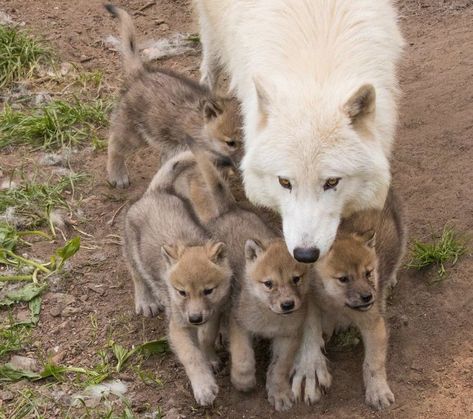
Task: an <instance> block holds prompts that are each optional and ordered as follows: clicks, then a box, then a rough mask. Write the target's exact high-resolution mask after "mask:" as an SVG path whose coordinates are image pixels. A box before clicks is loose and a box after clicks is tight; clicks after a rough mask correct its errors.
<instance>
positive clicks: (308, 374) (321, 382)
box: [292, 355, 332, 405]
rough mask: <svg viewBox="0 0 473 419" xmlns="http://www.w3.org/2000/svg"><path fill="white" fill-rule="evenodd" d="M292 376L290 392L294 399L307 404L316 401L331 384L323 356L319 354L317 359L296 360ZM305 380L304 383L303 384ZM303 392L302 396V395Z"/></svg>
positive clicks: (330, 376) (330, 377)
mask: <svg viewBox="0 0 473 419" xmlns="http://www.w3.org/2000/svg"><path fill="white" fill-rule="evenodd" d="M293 373H294V375H293V377H292V393H293V394H294V398H295V400H296V401H301V400H302V399H304V402H305V403H306V404H308V405H310V404H314V403H317V402H318V401H319V400H320V399H321V397H322V390H323V391H324V392H325V391H326V390H328V388H329V387H330V386H331V384H332V375H331V374H330V372H329V371H328V368H327V362H326V360H325V357H324V356H323V355H321V358H320V359H319V360H315V359H313V360H306V361H303V362H296V365H295V367H294V371H293ZM304 381H305V384H303V383H304ZM302 394H304V397H302Z"/></svg>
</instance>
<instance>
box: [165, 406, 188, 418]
mask: <svg viewBox="0 0 473 419" xmlns="http://www.w3.org/2000/svg"><path fill="white" fill-rule="evenodd" d="M183 418H185V416H184V415H182V414H181V413H179V410H177V409H176V408H175V407H173V408H171V409H169V410H168V411H167V412H166V419H183Z"/></svg>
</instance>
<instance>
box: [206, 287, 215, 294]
mask: <svg viewBox="0 0 473 419" xmlns="http://www.w3.org/2000/svg"><path fill="white" fill-rule="evenodd" d="M213 292H214V289H213V288H206V289H204V295H210V294H212V293H213Z"/></svg>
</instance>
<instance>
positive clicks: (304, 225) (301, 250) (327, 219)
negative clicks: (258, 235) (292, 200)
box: [283, 207, 340, 263]
mask: <svg viewBox="0 0 473 419" xmlns="http://www.w3.org/2000/svg"><path fill="white" fill-rule="evenodd" d="M339 223H340V216H338V215H337V214H334V213H330V214H323V213H322V211H320V209H319V210H317V208H314V207H312V208H310V209H309V208H306V209H303V208H297V209H296V208H294V207H293V208H292V210H288V211H287V212H286V213H285V214H284V216H283V232H284V239H285V241H286V244H287V248H288V250H289V253H291V255H293V257H294V258H295V259H296V260H298V261H300V262H305V263H313V262H316V261H317V259H319V258H321V257H323V256H324V255H325V254H326V253H327V252H328V251H329V250H330V246H331V245H332V243H333V240H334V239H335V236H336V234H337V229H338V225H339Z"/></svg>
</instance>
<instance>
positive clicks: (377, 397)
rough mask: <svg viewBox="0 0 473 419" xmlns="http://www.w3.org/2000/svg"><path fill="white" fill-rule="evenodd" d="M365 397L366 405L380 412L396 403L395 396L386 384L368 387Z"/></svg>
mask: <svg viewBox="0 0 473 419" xmlns="http://www.w3.org/2000/svg"><path fill="white" fill-rule="evenodd" d="M365 396H366V403H367V404H369V405H370V406H372V407H374V408H375V409H378V410H380V409H385V408H386V407H389V406H390V405H391V404H393V403H394V394H393V392H392V391H391V389H390V388H389V385H388V383H386V382H381V383H376V384H374V383H373V384H371V385H368V386H367V387H366V395H365Z"/></svg>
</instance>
